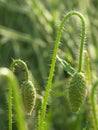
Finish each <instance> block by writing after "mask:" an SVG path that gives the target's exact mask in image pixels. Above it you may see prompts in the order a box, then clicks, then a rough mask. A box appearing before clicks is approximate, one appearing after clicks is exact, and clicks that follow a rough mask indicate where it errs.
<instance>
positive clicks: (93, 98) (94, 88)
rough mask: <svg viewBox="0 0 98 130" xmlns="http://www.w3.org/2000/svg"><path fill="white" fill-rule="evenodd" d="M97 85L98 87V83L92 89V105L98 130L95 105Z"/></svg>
mask: <svg viewBox="0 0 98 130" xmlns="http://www.w3.org/2000/svg"><path fill="white" fill-rule="evenodd" d="M97 85H98V81H96V82H95V84H94V85H93V87H92V91H91V104H92V111H93V115H94V121H95V126H96V130H97V129H98V120H97V116H96V103H95V97H94V94H95V90H96V88H97Z"/></svg>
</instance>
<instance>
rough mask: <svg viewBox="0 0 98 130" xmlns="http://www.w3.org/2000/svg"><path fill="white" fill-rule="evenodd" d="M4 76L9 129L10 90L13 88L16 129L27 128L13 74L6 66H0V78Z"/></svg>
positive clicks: (23, 129)
mask: <svg viewBox="0 0 98 130" xmlns="http://www.w3.org/2000/svg"><path fill="white" fill-rule="evenodd" d="M2 77H4V78H6V79H7V81H8V84H9V94H8V96H9V98H8V99H9V100H8V104H9V105H8V109H9V115H8V116H9V117H8V118H9V130H12V90H13V97H14V104H15V111H16V119H17V126H18V130H27V129H26V125H25V120H24V114H23V111H22V105H21V104H22V102H21V98H20V96H19V95H20V93H19V90H18V83H17V80H16V78H15V76H14V75H13V73H12V72H11V71H10V70H9V69H7V68H0V78H2Z"/></svg>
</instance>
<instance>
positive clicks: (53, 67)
mask: <svg viewBox="0 0 98 130" xmlns="http://www.w3.org/2000/svg"><path fill="white" fill-rule="evenodd" d="M72 15H76V16H78V17H79V18H80V19H81V22H82V39H81V45H80V57H79V68H78V71H79V72H80V71H81V69H82V55H83V47H84V38H85V20H84V17H83V16H82V14H80V13H79V12H77V11H72V12H69V13H67V14H66V15H65V16H64V18H63V20H62V22H61V24H60V27H59V30H58V34H57V37H56V42H55V47H54V51H53V56H52V63H51V68H50V73H49V77H48V83H47V86H46V93H45V96H44V101H43V105H42V112H41V117H40V120H39V126H38V130H42V129H43V122H44V118H45V113H46V105H47V102H48V97H49V92H50V89H51V84H52V79H53V73H54V69H55V63H56V55H57V51H58V46H59V42H60V38H61V33H62V30H63V27H64V25H65V22H66V20H67V19H68V18H69V17H70V16H72Z"/></svg>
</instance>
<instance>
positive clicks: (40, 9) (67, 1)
mask: <svg viewBox="0 0 98 130" xmlns="http://www.w3.org/2000/svg"><path fill="white" fill-rule="evenodd" d="M97 9H98V0H81V1H80V0H73V1H72V0H60V1H59V0H44V1H40V0H0V67H2V66H6V67H10V64H11V62H12V59H17V58H20V59H22V60H24V61H25V62H26V63H27V65H28V67H29V70H30V73H31V79H33V81H34V83H35V85H36V89H37V91H38V92H39V93H40V94H41V95H44V92H45V86H46V83H47V77H48V73H49V67H50V64H51V55H52V50H53V47H54V41H55V39H56V34H57V29H58V27H59V23H60V21H61V20H62V18H63V16H64V14H65V13H67V12H68V11H71V10H78V11H80V12H81V13H82V14H83V15H84V17H85V18H86V22H87V38H86V46H85V47H86V49H87V50H88V51H89V52H90V63H91V66H92V76H93V77H94V79H96V77H97V72H98V67H97V63H98V36H97V34H98V13H97ZM80 34H81V23H80V20H78V18H77V19H76V16H74V17H72V18H70V20H69V21H68V22H67V23H66V24H65V29H64V31H63V33H62V38H61V45H60V47H59V51H58V55H59V56H60V57H62V58H64V59H66V60H67V61H68V62H69V63H71V65H72V66H73V67H77V65H78V58H77V57H78V54H79V52H78V48H79V43H80V38H81V35H80ZM20 72H21V71H18V75H19V76H20V79H21V77H22V75H21V74H20ZM69 78H70V76H69V75H68V74H67V72H65V71H64V70H63V69H62V68H61V65H60V64H59V63H57V65H56V70H55V76H54V81H53V86H52V90H51V96H50V99H49V104H48V106H47V122H46V130H82V129H83V127H84V126H85V125H86V117H85V115H86V114H85V112H86V111H85V106H84V107H83V109H81V111H80V113H78V114H73V113H72V112H71V109H70V105H69V102H68V94H67V91H68V83H69ZM66 82H67V83H66ZM4 87H5V85H4V84H3V83H0V130H6V129H7V128H6V127H7V124H8V121H7V114H8V112H7V103H6V97H5V93H4V89H3V88H4ZM13 111H14V110H13ZM35 115H36V111H34V113H33V114H32V116H31V117H26V120H27V123H28V127H29V129H30V130H32V129H35V130H36V121H37V119H36V120H35ZM14 116H15V115H13V129H14V130H16V125H15V117H14Z"/></svg>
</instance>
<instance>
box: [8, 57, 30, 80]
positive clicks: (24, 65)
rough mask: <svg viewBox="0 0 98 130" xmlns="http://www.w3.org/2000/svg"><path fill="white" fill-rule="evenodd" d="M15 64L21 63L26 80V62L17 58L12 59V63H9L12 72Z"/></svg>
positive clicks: (27, 76) (27, 77)
mask: <svg viewBox="0 0 98 130" xmlns="http://www.w3.org/2000/svg"><path fill="white" fill-rule="evenodd" d="M15 65H22V67H23V69H24V70H25V75H26V77H25V80H26V81H28V79H29V71H28V67H27V65H26V63H25V62H24V61H22V60H20V59H18V60H13V62H12V64H11V67H10V68H11V70H12V71H13V72H14V69H15Z"/></svg>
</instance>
